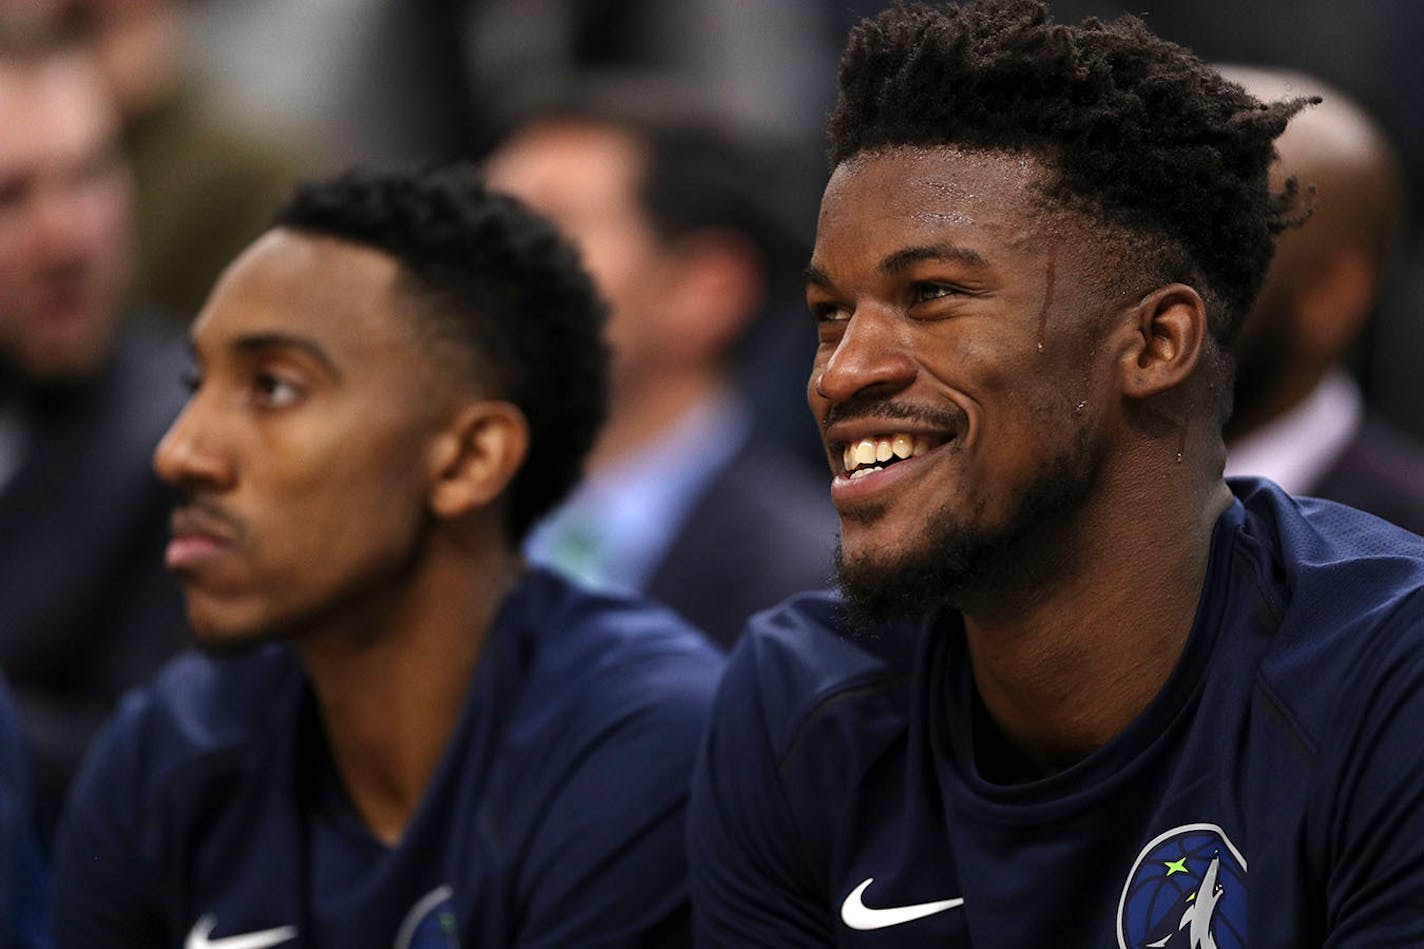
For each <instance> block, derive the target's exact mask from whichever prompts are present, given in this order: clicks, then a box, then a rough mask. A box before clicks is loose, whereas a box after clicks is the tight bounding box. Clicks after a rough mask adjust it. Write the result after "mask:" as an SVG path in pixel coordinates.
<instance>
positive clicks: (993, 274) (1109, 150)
mask: <svg viewBox="0 0 1424 949" xmlns="http://www.w3.org/2000/svg"><path fill="white" fill-rule="evenodd" d="M1307 105H1308V103H1307V102H1306V101H1305V100H1301V99H1297V100H1292V101H1286V102H1279V103H1275V104H1262V103H1260V102H1258V101H1256V100H1255V99H1253V98H1251V97H1250V96H1249V95H1247V94H1246V93H1245V92H1244V90H1242V89H1241V88H1240V87H1239V86H1236V85H1233V84H1231V83H1229V82H1227V81H1225V80H1224V79H1222V78H1221V77H1220V76H1219V75H1218V74H1216V73H1215V72H1214V71H1212V70H1211V69H1210V68H1208V67H1207V66H1205V65H1204V64H1203V63H1201V62H1200V61H1199V60H1198V59H1196V58H1195V57H1193V56H1192V55H1191V54H1190V53H1189V52H1188V51H1186V50H1183V49H1181V48H1180V47H1176V46H1173V45H1172V44H1169V43H1167V42H1164V41H1162V40H1160V39H1158V38H1156V37H1154V36H1152V35H1151V34H1150V33H1149V32H1148V31H1147V30H1146V29H1145V27H1143V26H1142V24H1141V23H1139V22H1137V21H1135V20H1131V19H1125V20H1122V21H1119V22H1116V23H1113V24H1110V25H1103V24H1100V23H1097V22H1093V21H1089V22H1087V23H1085V24H1083V25H1081V26H1077V27H1068V26H1061V25H1057V24H1053V23H1052V22H1051V21H1050V20H1049V19H1048V14H1047V11H1046V10H1045V8H1044V7H1043V6H1042V4H1040V3H1037V2H1035V0H984V2H976V3H970V4H967V5H965V6H962V7H949V8H944V9H932V8H928V7H923V6H897V7H895V8H894V9H893V10H891V11H889V12H887V13H885V14H883V15H881V16H880V17H878V18H876V19H875V20H872V21H868V22H866V23H864V24H862V25H861V26H860V27H859V28H858V29H857V30H856V32H855V33H854V34H853V35H852V37H851V41H850V47H849V49H848V51H847V53H846V55H845V58H844V60H843V63H842V72H841V90H840V99H839V102H838V104H837V106H836V109H835V111H834V113H833V114H832V117H831V120H830V133H831V134H830V138H831V161H832V164H833V167H834V171H833V174H832V176H831V179H830V182H829V184H828V186H827V188H826V191H825V195H824V198H823V202H822V206H821V215H820V221H819V227H818V233H817V239H816V246H815V250H814V252H813V255H812V259H811V262H810V265H809V267H808V268H807V270H806V292H807V300H808V303H809V306H810V310H811V313H812V315H813V317H814V318H815V321H816V324H817V326H818V328H819V333H820V342H819V347H818V349H817V352H816V357H815V361H814V364H813V365H812V368H811V374H810V380H809V386H808V395H809V399H810V403H811V407H812V409H813V411H814V413H815V415H816V417H817V420H818V421H819V423H820V425H821V429H822V433H823V437H824V441H825V445H826V449H827V455H828V458H829V461H830V466H831V470H832V473H833V479H832V482H831V496H832V499H833V501H834V503H835V506H836V508H837V510H838V512H839V514H840V520H841V540H840V552H839V556H838V564H839V576H840V592H839V595H834V594H820V595H809V596H806V597H802V598H799V599H797V600H793V601H791V602H790V603H789V604H787V605H785V606H783V607H782V608H780V609H779V610H777V611H775V612H772V613H770V614H765V615H764V616H763V617H761V618H759V619H758V620H757V621H754V622H753V624H752V627H751V629H750V631H749V632H748V634H747V635H746V636H745V637H744V638H743V640H742V643H741V645H740V646H739V648H738V651H737V652H736V654H735V655H734V658H733V660H732V662H731V665H730V666H729V668H728V672H727V675H726V678H725V680H724V683H723V686H722V690H721V693H720V695H719V699H718V706H717V711H716V713H715V714H714V720H713V725H712V729H711V732H710V736H709V740H708V745H707V750H706V753H705V757H704V760H703V762H702V764H701V766H700V770H699V775H698V777H697V778H696V779H695V781H694V792H693V806H692V812H691V817H690V829H689V832H690V842H691V847H690V854H691V860H692V872H693V899H694V904H695V907H696V911H697V920H698V930H699V933H700V937H701V939H702V941H703V942H705V943H706V944H709V945H737V946H743V945H765V946H778V947H785V946H822V945H828V944H837V945H846V946H851V945H854V946H871V945H880V946H905V945H941V946H969V945H974V946H995V947H998V946H1044V945H1053V946H1094V947H1112V946H1117V947H1123V949H1126V947H1132V949H1141V947H1145V946H1160V947H1174V946H1179V947H1203V946H1212V947H1220V949H1227V947H1240V946H1246V945H1250V946H1263V945H1280V946H1292V947H1307V946H1323V945H1331V946H1336V945H1366V944H1368V945H1379V944H1385V943H1388V944H1391V945H1394V944H1398V945H1405V944H1414V943H1416V942H1420V941H1421V940H1424V911H1422V910H1421V909H1420V907H1421V906H1424V758H1421V756H1420V755H1419V754H1418V751H1417V744H1418V735H1419V734H1420V732H1421V729H1424V542H1421V540H1420V539H1419V538H1417V537H1415V536H1413V535H1410V534H1408V533H1405V532H1403V531H1400V530H1397V529H1395V528H1393V527H1391V526H1389V525H1387V524H1385V523H1383V522H1381V521H1378V520H1375V519H1374V518H1371V517H1368V516H1366V515H1363V514H1360V513H1359V512H1356V511H1354V510H1351V509H1349V508H1345V507H1341V506H1338V505H1334V504H1330V503H1328V502H1319V501H1299V502H1297V501H1295V500H1293V499H1292V498H1290V497H1288V496H1287V495H1285V494H1283V493H1282V492H1281V491H1280V490H1279V489H1278V488H1276V487H1275V486H1274V485H1272V484H1270V483H1269V482H1264V481H1236V482H1231V483H1228V482H1226V481H1224V480H1223V478H1222V468H1223V462H1224V458H1225V451H1224V448H1223V445H1222V436H1221V429H1222V424H1223V422H1224V420H1225V418H1226V417H1227V415H1228V413H1229V410H1230V394H1231V371H1232V367H1231V361H1230V358H1229V355H1228V353H1229V346H1230V343H1231V341H1232V339H1233V337H1234V336H1235V335H1236V333H1237V331H1238V329H1239V326H1240V323H1241V321H1242V319H1243V318H1244V316H1245V314H1246V312H1247V311H1248V310H1249V308H1250V305H1251V301H1252V298H1253V296H1254V294H1255V293H1256V291H1257V288H1258V287H1259V286H1260V283H1261V280H1262V277H1263V275H1264V273H1265V270H1266V267H1267V265H1268V263H1269V261H1270V257H1271V251H1272V243H1273V238H1274V235H1275V234H1276V233H1278V232H1279V231H1281V230H1282V229H1283V228H1285V227H1287V226H1289V225H1290V224H1292V223H1294V222H1296V221H1298V220H1299V219H1300V217H1301V216H1302V215H1303V213H1304V212H1303V211H1302V210H1300V208H1299V204H1300V203H1301V202H1300V201H1299V200H1298V198H1299V197H1300V196H1301V195H1302V191H1301V189H1300V187H1299V185H1297V184H1296V183H1295V182H1289V183H1287V184H1286V185H1285V187H1284V188H1283V189H1282V190H1281V191H1280V192H1278V193H1273V192H1272V191H1271V188H1270V185H1269V183H1268V178H1267V171H1268V168H1269V166H1270V163H1271V160H1272V156H1273V147H1272V141H1273V139H1274V138H1275V137H1276V136H1277V135H1279V134H1280V132H1281V131H1282V129H1283V128H1284V127H1285V125H1286V123H1287V121H1288V120H1289V118H1290V117H1291V115H1293V114H1294V113H1295V112H1297V111H1298V110H1299V109H1301V108H1303V107H1305V106H1307Z"/></svg>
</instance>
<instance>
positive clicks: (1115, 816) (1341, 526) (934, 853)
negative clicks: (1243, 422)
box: [689, 481, 1424, 949]
mask: <svg viewBox="0 0 1424 949" xmlns="http://www.w3.org/2000/svg"><path fill="white" fill-rule="evenodd" d="M1232 487H1233V491H1234V492H1235V494H1236V498H1237V500H1236V502H1235V503H1234V504H1233V505H1232V506H1231V507H1230V508H1229V509H1228V510H1227V511H1226V512H1225V513H1224V514H1222V516H1221V518H1220V520H1219V522H1218V523H1217V525H1216V528H1215V532H1214V534H1213V538H1212V542H1211V553H1210V563H1209V567H1208V572H1207V576H1206V581H1205V585H1204V589H1203V591H1202V595H1201V598H1200V602H1199V605H1198V611H1197V616H1196V620H1195V624H1194V627H1193V629H1192V632H1191V634H1190V637H1189V639H1188V642H1187V644H1186V647H1185V650H1184V653H1183V655H1182V656H1181V658H1180V660H1179V662H1178V664H1177V666H1176V668H1175V671H1174V672H1173V673H1172V675H1171V676H1170V678H1169V680H1168V681H1167V683H1166V684H1165V685H1164V686H1163V688H1162V690H1161V692H1160V693H1159V694H1158V696H1157V697H1156V698H1155V700H1154V701H1153V702H1152V703H1151V704H1150V705H1149V706H1148V708H1146V709H1145V710H1144V711H1143V712H1142V713H1141V714H1140V716H1138V718H1137V719H1136V720H1134V721H1133V722H1132V723H1131V724H1130V725H1129V726H1128V727H1127V728H1126V729H1125V730H1124V731H1123V732H1122V733H1121V734H1119V735H1118V736H1117V737H1116V738H1115V739H1113V740H1112V741H1111V742H1109V743H1108V745H1106V746H1105V747H1103V748H1101V749H1100V750H1098V751H1097V752H1095V753H1093V754H1092V755H1090V756H1089V757H1087V758H1086V759H1084V760H1082V761H1080V762H1079V763H1077V764H1076V765H1074V766H1073V767H1071V768H1069V769H1067V770H1065V771H1063V772H1060V773H1058V774H1055V775H1053V776H1051V777H1047V778H1044V779H1041V780H1035V781H1030V782H1027V783H1021V784H1010V785H1004V784H996V783H993V782H991V781H989V780H986V779H985V777H984V776H983V775H982V774H981V772H980V768H979V761H980V760H981V759H980V757H979V756H978V755H976V737H979V736H982V735H983V734H985V732H984V731H983V728H982V722H983V721H984V718H983V716H984V714H985V713H984V712H983V710H982V708H981V707H979V702H978V698H977V696H976V692H975V689H974V686H973V682H972V678H971V670H970V667H969V661H968V657H967V655H966V651H965V645H964V637H963V626H962V622H961V621H960V619H959V617H958V615H957V614H955V613H952V612H949V613H945V614H942V615H936V616H930V617H926V618H925V619H924V620H923V622H920V623H906V624H901V625H895V626H889V624H887V628H886V629H884V630H883V631H882V632H881V634H880V635H879V636H878V637H876V638H874V639H867V640H862V641H851V640H850V639H847V638H845V637H843V636H842V635H841V634H840V632H839V626H840V622H839V619H838V609H837V603H836V600H835V599H834V597H833V596H831V595H830V594H823V595H811V596H807V597H803V598H800V599H798V600H794V601H792V602H791V603H790V604H788V605H785V606H783V607H781V608H779V609H778V610H777V611H773V612H771V613H768V614H763V615H762V616H761V617H759V618H758V620H756V621H754V623H753V628H752V630H751V631H750V632H749V634H748V635H747V636H745V637H744V638H743V640H742V642H741V644H740V645H739V647H738V649H737V651H736V652H735V653H734V655H733V658H732V660H731V662H730V664H729V666H728V670H727V674H726V678H725V680H724V683H723V685H722V688H721V691H720V694H719V698H718V704H717V709H716V711H715V713H714V719H713V725H712V729H711V734H710V740H709V744H708V748H707V750H706V753H705V758H704V760H703V761H702V763H701V764H700V766H699V773H698V776H697V777H696V778H695V780H694V789H693V803H692V806H691V809H690V814H689V840H690V863H691V871H692V881H693V883H692V887H693V901H694V907H695V915H696V926H697V930H698V936H699V942H700V943H702V944H705V945H709V946H712V945H716V946H776V947H797V946H828V945H837V946H847V947H849V946H944V947H965V946H974V947H977V949H1017V947H1024V949H1038V947H1048V946H1051V947H1054V949H1063V947H1094V949H1128V947H1130V949H1144V947H1166V949H1175V947H1180V949H1240V947H1246V946H1249V947H1251V949H1271V947H1282V949H1285V947H1289V949H1308V947H1322V946H1329V947H1338V949H1345V947H1364V946H1370V947H1378V946H1401V947H1402V946H1424V539H1421V538H1419V537H1417V536H1415V535H1413V534H1409V533H1406V532H1404V531H1402V530H1400V529H1398V528H1395V527H1393V526H1391V525H1388V524H1386V523H1385V522H1383V521H1380V520H1377V519H1375V518H1373V517H1370V516H1368V515H1365V514H1361V513H1359V512H1357V511H1354V510H1352V509H1350V508H1346V507H1342V506H1339V505H1335V504H1331V503H1329V502H1323V501H1310V500H1301V501H1296V500H1293V499H1291V498H1289V497H1287V496H1286V495H1285V494H1283V493H1282V492H1281V491H1280V490H1279V489H1278V488H1276V487H1275V486H1273V485H1270V484H1269V483H1266V482H1261V481H1241V482H1234V483H1233V486H1232ZM1163 542H1164V543H1169V542H1170V538H1163ZM1102 687H1103V688H1104V689H1111V688H1112V687H1113V684H1112V683H1111V682H1104V683H1103V684H1102ZM976 719H977V720H978V721H979V722H980V723H981V725H980V727H978V728H976V725H975V722H976Z"/></svg>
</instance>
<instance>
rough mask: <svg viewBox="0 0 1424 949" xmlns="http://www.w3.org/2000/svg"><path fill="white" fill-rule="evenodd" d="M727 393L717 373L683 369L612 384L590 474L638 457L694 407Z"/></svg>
mask: <svg viewBox="0 0 1424 949" xmlns="http://www.w3.org/2000/svg"><path fill="white" fill-rule="evenodd" d="M727 388H728V382H727V380H726V378H725V377H724V376H723V374H722V373H721V372H720V371H718V370H715V369H711V368H707V367H683V366H679V367H677V369H676V371H668V372H659V373H658V374H656V375H644V376H642V377H640V378H637V379H627V380H624V381H622V382H619V383H617V384H615V386H614V392H613V399H612V405H611V406H610V407H609V413H608V423H607V424H606V425H605V426H604V428H603V432H602V434H601V435H600V436H599V439H598V444H597V445H595V446H594V449H593V451H592V453H590V455H589V459H588V464H587V469H588V471H590V472H596V471H600V470H603V469H605V468H608V467H610V466H611V465H614V464H616V463H618V462H619V461H622V460H624V459H626V458H627V457H628V456H629V455H631V454H637V453H638V452H640V451H642V450H643V449H644V448H646V447H647V446H648V445H651V444H653V443H655V442H657V441H658V440H659V439H661V438H662V437H663V436H665V435H666V434H667V433H668V432H669V431H671V430H672V429H673V428H674V427H675V426H676V425H677V424H678V423H679V422H681V421H682V419H683V418H684V416H686V415H687V413H688V412H690V411H691V410H692V409H693V407H694V406H696V405H697V404H698V403H700V402H702V401H703V400H705V399H709V398H712V397H713V396H716V395H719V394H721V393H723V392H726V391H727Z"/></svg>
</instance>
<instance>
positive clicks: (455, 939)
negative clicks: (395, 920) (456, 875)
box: [395, 886, 460, 949]
mask: <svg viewBox="0 0 1424 949" xmlns="http://www.w3.org/2000/svg"><path fill="white" fill-rule="evenodd" d="M453 892H454V891H452V890H451V889H450V887H448V886H440V887H436V888H435V889H433V890H431V891H430V892H429V893H427V894H425V896H423V897H421V898H420V900H419V902H417V903H416V904H415V905H414V906H412V907H411V908H410V912H409V913H407V914H406V917H405V921H404V922H402V923H401V927H400V931H399V932H397V933H396V943H395V949H459V947H460V939H459V936H458V934H457V933H456V932H455V910H454V907H453V906H452V905H451V903H450V897H451V895H452V894H453Z"/></svg>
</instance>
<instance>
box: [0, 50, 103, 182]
mask: <svg viewBox="0 0 1424 949" xmlns="http://www.w3.org/2000/svg"><path fill="white" fill-rule="evenodd" d="M117 130H118V115H117V112H116V110H115V107H114V105H113V103H112V102H111V100H110V99H109V97H108V94H107V92H106V91H105V88H104V85H103V78H102V76H101V75H100V73H99V72H98V69H97V68H96V67H95V66H94V64H93V63H92V62H90V61H89V60H88V59H87V58H86V57H84V56H82V55H80V54H78V53H73V54H62V55H55V56H49V57H44V58H39V59H7V60H5V59H0V162H3V163H4V164H5V165H6V166H7V167H22V166H24V165H28V164H38V163H43V162H45V161H48V160H51V159H53V158H54V157H56V156H60V157H64V156H69V155H72V154H76V153H84V152H87V151H91V150H94V149H96V148H99V147H102V146H104V145H105V144H107V142H108V141H109V140H110V139H111V138H112V137H113V136H114V135H115V134H116V133H117Z"/></svg>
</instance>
